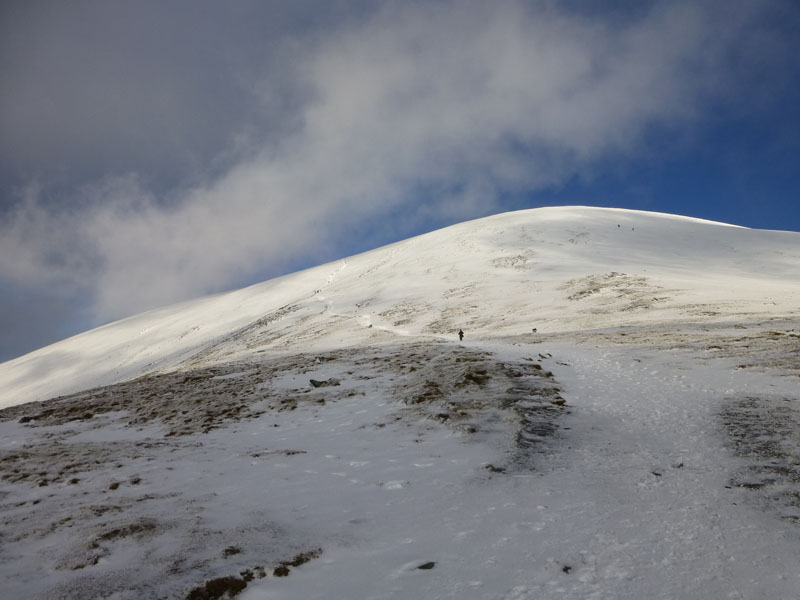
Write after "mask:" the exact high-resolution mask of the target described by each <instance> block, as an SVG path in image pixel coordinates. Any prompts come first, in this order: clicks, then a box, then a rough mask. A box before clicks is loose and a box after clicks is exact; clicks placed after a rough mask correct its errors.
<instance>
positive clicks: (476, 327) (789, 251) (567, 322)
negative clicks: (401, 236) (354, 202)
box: [0, 207, 800, 407]
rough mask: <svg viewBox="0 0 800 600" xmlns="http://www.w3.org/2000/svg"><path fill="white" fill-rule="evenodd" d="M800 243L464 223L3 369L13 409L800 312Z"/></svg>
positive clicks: (551, 213)
mask: <svg viewBox="0 0 800 600" xmlns="http://www.w3.org/2000/svg"><path fill="white" fill-rule="evenodd" d="M798 273H800V234H798V233H792V232H776V231H759V230H750V229H744V228H738V227H731V226H724V225H722V224H718V223H712V222H708V221H701V220H698V219H691V218H687V217H679V216H673V215H664V214H656V213H646V212H637V211H630V210H622V209H602V208H584V207H566V208H541V209H534V210H527V211H519V212H514V213H507V214H502V215H497V216H493V217H487V218H484V219H478V220H475V221H471V222H467V223H463V224H459V225H455V226H452V227H449V228H446V229H443V230H440V231H436V232H433V233H430V234H426V235H422V236H419V237H416V238H412V239H409V240H407V241H404V242H399V243H396V244H392V245H390V246H386V247H384V248H379V249H377V250H374V251H371V252H366V253H364V254H360V255H358V256H354V257H350V258H347V259H344V260H342V261H338V262H336V263H331V264H327V265H322V266H319V267H315V268H312V269H308V270H306V271H302V272H300V273H296V274H293V275H289V276H286V277H282V278H279V279H276V280H272V281H268V282H265V283H262V284H259V285H255V286H252V287H249V288H245V289H242V290H238V291H234V292H230V293H226V294H220V295H216V296H212V297H209V298H203V299H199V300H195V301H191V302H187V303H183V304H178V305H175V306H171V307H166V308H163V309H160V310H155V311H151V312H148V313H145V314H142V315H139V316H135V317H131V318H129V319H125V320H122V321H119V322H117V323H112V324H110V325H107V326H105V327H101V328H99V329H96V330H93V331H90V332H87V333H85V334H82V335H78V336H76V337H74V338H71V339H68V340H65V341H63V342H59V343H57V344H53V345H52V346H48V347H47V348H44V349H41V350H38V351H36V352H32V353H31V354H28V355H26V356H23V357H20V358H18V359H15V360H12V361H9V362H6V363H3V364H2V365H0V390H2V396H0V407H3V406H12V405H15V404H19V403H21V402H28V401H33V400H43V399H45V398H48V397H53V396H57V395H61V394H66V393H71V392H75V391H78V390H81V389H86V388H89V387H95V386H98V385H108V384H111V383H114V382H118V381H123V380H126V379H129V378H131V377H135V376H138V375H141V374H144V373H150V372H160V371H163V370H166V369H174V368H180V367H179V365H181V364H184V365H186V364H189V365H194V366H199V365H203V364H213V363H214V362H219V361H225V360H231V359H232V358H235V357H236V356H239V355H242V354H245V355H247V354H250V353H252V352H266V353H271V354H274V353H287V352H296V351H298V350H311V349H330V348H337V347H344V346H352V345H358V344H364V343H376V342H385V341H390V340H392V339H393V338H395V337H397V336H413V337H425V338H437V337H444V338H449V337H451V336H452V335H453V333H454V332H455V331H457V330H458V328H465V329H467V330H468V332H469V335H470V337H473V338H475V337H492V336H498V335H514V334H522V333H526V332H530V331H531V330H532V329H533V328H534V327H535V328H537V330H538V331H540V332H559V331H574V330H583V329H595V328H601V327H607V326H611V325H615V326H618V325H624V324H642V323H649V322H660V323H669V322H673V321H686V320H695V321H709V320H711V321H726V320H731V319H740V318H750V319H757V318H768V317H769V318H771V317H781V318H793V317H796V316H797V315H798V313H799V312H800V288H799V287H798Z"/></svg>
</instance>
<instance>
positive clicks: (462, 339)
mask: <svg viewBox="0 0 800 600" xmlns="http://www.w3.org/2000/svg"><path fill="white" fill-rule="evenodd" d="M458 339H459V341H462V342H463V341H464V330H463V329H459V330H458Z"/></svg>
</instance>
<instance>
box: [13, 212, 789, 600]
mask: <svg viewBox="0 0 800 600" xmlns="http://www.w3.org/2000/svg"><path fill="white" fill-rule="evenodd" d="M799 273H800V233H792V232H777V231H759V230H751V229H746V228H740V227H733V226H729V225H724V224H720V223H712V222H708V221H701V220H697V219H691V218H687V217H679V216H673V215H663V214H655V213H645V212H637V211H629V210H617V209H599V208H586V207H569V208H546V209H535V210H529V211H520V212H515V213H508V214H503V215H497V216H494V217H488V218H485V219H479V220H476V221H471V222H468V223H462V224H459V225H455V226H452V227H449V228H446V229H443V230H441V231H436V232H433V233H430V234H426V235H422V236H419V237H416V238H413V239H409V240H406V241H403V242H399V243H397V244H393V245H390V246H386V247H384V248H379V249H377V250H374V251H371V252H367V253H364V254H360V255H358V256H354V257H350V258H347V259H344V260H341V261H337V262H335V263H331V264H327V265H322V266H319V267H315V268H312V269H308V270H306V271H302V272H300V273H296V274H293V275H288V276H285V277H282V278H279V279H276V280H272V281H268V282H265V283H262V284H259V285H255V286H252V287H249V288H246V289H242V290H238V291H234V292H229V293H225V294H219V295H216V296H212V297H208V298H202V299H198V300H194V301H191V302H186V303H182V304H179V305H176V306H171V307H166V308H163V309H159V310H154V311H151V312H148V313H145V314H142V315H138V316H135V317H131V318H128V319H125V320H122V321H119V322H117V323H112V324H110V325H107V326H105V327H101V328H99V329H96V330H93V331H89V332H87V333H84V334H81V335H78V336H75V337H73V338H71V339H68V340H64V341H63V342H59V343H57V344H54V345H52V346H49V347H47V348H43V349H41V350H38V351H36V352H33V353H31V354H29V355H27V356H23V357H21V358H18V359H16V360H13V361H9V362H6V363H4V364H2V365H0V409H1V410H0V591H2V594H0V596H2V597H3V598H6V597H8V598H15V599H16V598H20V599H24V598H32V599H45V598H46V599H55V598H59V599H60V598H82V599H100V598H104V599H105V598H107V599H112V598H113V599H114V600H127V599H134V598H136V599H140V598H181V599H186V600H208V599H219V598H230V597H234V596H236V597H237V598H242V599H244V600H264V599H269V598H281V599H289V600H294V599H304V600H307V599H323V598H324V599H330V598H334V599H338V598H342V599H354V598H365V599H366V598H370V599H400V598H415V599H417V598H458V599H460V600H463V599H465V598H467V599H471V598H475V599H478V598H480V599H503V600H522V599H537V600H539V599H542V600H549V599H554V598H558V599H576V600H577V599H586V598H598V599H599V598H620V599H631V600H633V599H640V598H661V599H668V598H669V599H672V598H675V599H678V598H680V599H688V598H698V599H700V598H704V599H705V598H786V599H788V598H797V597H798V590H799V589H800V433H798V432H800V385H798V381H799V378H800V330H799V328H800V282H799V281H798V277H797V275H798V274H799ZM459 329H463V330H464V332H465V333H466V336H465V339H464V340H463V342H459V340H458V337H457V335H456V332H457V331H458V330H459ZM56 396H58V397H56Z"/></svg>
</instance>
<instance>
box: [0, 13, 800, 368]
mask: <svg viewBox="0 0 800 600" xmlns="http://www.w3.org/2000/svg"><path fill="white" fill-rule="evenodd" d="M797 31H800V7H799V6H798V5H797V3H796V2H793V1H792V0H768V1H757V0H725V1H722V0H698V1H691V2H690V1H682V0H669V1H668V0H649V1H641V2H630V1H627V0H625V1H623V0H620V1H618V2H597V1H589V0H570V1H565V2H556V1H554V0H530V1H523V0H518V1H500V2H491V3H486V2H476V1H474V0H464V1H459V0H446V1H439V2H413V1H406V2H392V1H383V2H379V1H373V2H367V1H356V0H336V1H332V2H328V3H318V2H311V1H310V0H298V1H296V2H291V3H286V2H262V1H256V0H235V1H234V2H229V3H220V2H212V1H210V0H209V1H207V0H196V1H194V0H193V1H191V2H190V1H188V0H185V1H184V0H178V1H176V2H170V3H163V2H156V1H150V0H142V1H141V2H135V3H131V2H122V1H115V0H111V1H102V2H101V1H99V0H78V1H76V2H74V3H69V5H67V4H65V3H62V2H55V1H33V2H31V1H25V2H22V1H16V0H11V1H9V2H4V3H2V6H0V56H2V57H3V60H2V68H0V360H5V359H10V358H12V357H14V356H17V355H20V354H22V353H24V352H27V351H30V350H33V349H35V348H37V347H40V346H42V345H45V344H47V343H50V342H53V341H56V340H57V339H60V338H63V337H65V336H68V335H71V334H74V333H77V332H80V331H82V330H85V329H87V328H90V327H93V326H96V325H99V324H102V323H104V322H108V321H110V320H113V319H118V318H121V317H124V316H126V315H130V314H135V313H138V312H141V311H144V310H147V309H149V308H153V307H156V306H160V305H164V304H168V303H171V302H176V301H180V300H183V299H187V298H191V297H196V296H199V295H203V294H207V293H213V292H217V291H221V290H225V289H232V288H236V287H241V286H244V285H248V284H251V283H255V282H257V281H261V280H263V279H267V278H270V277H274V276H277V275H280V274H283V273H286V272H291V271H293V270H296V269H299V268H303V267H307V266H311V265H314V264H318V263H320V262H324V261H329V260H334V259H336V258H340V257H342V256H347V255H349V254H352V253H355V252H360V251H363V250H367V249H370V248H372V247H375V246H379V245H382V244H386V243H390V242H393V241H396V240H398V239H403V238H405V237H408V236H410V235H414V234H417V233H422V232H426V231H430V230H433V229H436V228H439V227H442V226H446V225H449V224H452V223H456V222H459V221H463V220H467V219H472V218H476V217H481V216H485V215H488V214H494V213H498V212H503V211H507V210H516V209H520V208H531V207H537V206H547V205H595V206H612V207H622V208H633V209H641V210H652V211H660V212H669V213H677V214H684V215H689V216H695V217H701V218H706V219H712V220H718V221H725V222H729V223H735V224H738V225H745V226H749V227H757V228H767V229H784V230H792V231H800V202H798V193H797V190H798V189H800V175H798V172H800V169H799V168H798V166H799V165H798V162H800V161H798V156H800V141H798V140H800V116H798V115H799V113H800V111H799V110H798V106H800V66H799V65H798V61H797V59H796V57H797V56H798V55H800V36H799V35H798V34H797Z"/></svg>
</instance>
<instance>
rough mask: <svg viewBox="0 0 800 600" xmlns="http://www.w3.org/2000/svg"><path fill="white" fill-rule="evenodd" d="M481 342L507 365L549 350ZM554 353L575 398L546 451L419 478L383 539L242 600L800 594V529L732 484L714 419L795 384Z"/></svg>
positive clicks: (600, 355)
mask: <svg viewBox="0 0 800 600" xmlns="http://www.w3.org/2000/svg"><path fill="white" fill-rule="evenodd" d="M475 345H479V346H480V347H481V348H482V349H487V350H490V351H492V352H493V353H494V354H495V356H496V357H497V358H498V359H500V360H508V361H515V360H519V359H520V358H522V357H524V356H531V355H533V356H536V355H537V354H538V353H540V352H542V349H543V348H545V345H534V346H527V345H524V344H522V345H516V344H513V345H512V344H505V343H498V342H488V343H485V344H480V343H475ZM546 350H547V353H546V354H545V356H547V355H551V356H552V358H550V359H549V360H546V361H544V362H545V364H546V366H547V368H551V369H552V370H553V371H554V372H555V374H556V378H557V380H558V381H559V382H560V383H561V384H562V386H563V389H564V396H565V398H566V399H567V401H568V407H569V414H566V415H564V417H563V420H562V423H561V425H562V430H561V432H560V434H559V437H560V441H559V442H558V443H557V444H556V446H554V447H553V448H552V452H549V453H543V454H538V455H537V456H536V457H535V460H534V461H533V462H532V468H530V469H527V470H525V469H519V468H517V469H509V470H508V471H507V472H506V473H503V474H498V475H493V476H491V478H490V479H488V480H487V479H479V478H476V479H474V480H473V481H471V482H470V481H467V482H466V484H465V483H464V482H463V481H461V482H460V483H459V482H457V481H453V480H452V479H451V478H450V477H449V476H448V475H447V473H439V471H438V470H437V471H436V472H437V475H436V476H435V477H433V478H432V479H431V480H429V481H427V482H425V483H424V484H423V483H422V482H417V481H411V480H409V481H407V482H406V483H407V484H408V485H409V489H411V488H416V489H413V491H409V492H407V493H405V494H404V493H402V492H401V494H400V495H401V496H402V500H401V501H399V502H396V503H392V504H391V505H387V506H383V507H381V510H380V511H379V512H378V513H377V514H376V515H375V516H376V525H375V527H376V528H377V529H375V530H373V533H378V532H380V533H379V534H378V535H377V536H376V537H377V539H376V541H375V543H374V544H369V543H364V540H362V544H363V545H361V544H357V545H356V547H355V548H352V547H351V548H347V549H344V548H340V549H334V550H332V551H330V552H326V553H325V554H324V555H323V557H322V558H321V559H320V560H319V561H317V562H315V563H314V564H313V565H309V566H308V568H307V569H305V570H302V571H298V572H297V574H296V575H295V576H293V577H289V578H286V579H285V580H269V581H267V580H264V581H263V582H261V583H256V584H254V585H253V586H252V587H251V588H249V589H248V590H247V591H246V592H245V594H244V595H243V596H242V597H243V598H245V599H248V600H255V599H264V598H288V599H293V598H320V599H321V598H331V597H355V596H358V597H360V598H374V599H379V598H412V597H415V598H422V597H426V598H498V599H500V598H502V599H522V598H526V599H528V598H530V599H533V598H536V599H546V598H575V599H578V598H581V599H585V598H598V599H599V598H630V599H639V598H664V599H668V598H674V599H688V598H697V599H701V598H703V599H705V598H785V599H789V598H796V597H797V590H798V589H800V552H798V549H799V548H800V536H799V535H798V532H797V530H796V529H795V528H793V527H791V526H789V527H787V523H786V522H785V521H782V520H780V519H779V518H778V515H776V514H773V513H770V512H766V511H764V510H763V506H760V505H759V504H758V503H757V502H756V503H754V502H753V501H752V492H751V491H750V490H746V489H743V488H739V487H735V486H731V485H729V483H730V481H731V477H732V475H733V474H734V473H735V472H736V471H737V469H738V468H740V466H741V465H739V464H738V463H737V460H736V459H735V458H734V457H733V456H732V453H731V452H730V450H729V449H727V448H726V438H725V436H724V432H723V431H722V428H721V426H720V421H719V416H718V415H719V411H720V410H721V407H722V404H723V403H724V402H726V401H730V400H731V399H732V398H735V397H736V396H738V395H742V394H745V395H746V394H748V393H759V391H760V390H761V387H762V386H763V387H766V388H770V389H771V391H772V392H773V393H774V392H776V391H777V392H780V391H781V389H780V388H781V386H782V385H783V386H784V387H785V389H784V390H783V391H785V392H787V393H788V392H789V391H790V389H791V385H790V383H785V384H781V382H780V380H779V379H774V378H771V377H767V376H764V377H759V376H758V375H756V376H755V377H754V376H753V375H752V374H748V375H747V376H744V375H741V374H738V373H737V372H736V371H734V370H732V369H731V368H730V364H728V363H727V362H726V361H722V360H704V361H701V362H698V360H697V359H696V358H692V357H690V356H682V355H680V354H677V353H674V352H666V351H659V350H654V349H641V348H639V349H630V348H620V347H616V348H615V347H596V348H592V347H588V346H575V345H571V344H558V345H554V344H547V345H546ZM754 386H755V388H757V389H753V388H754ZM776 388H778V389H777V390H776ZM439 451H440V452H442V453H445V452H452V451H453V449H452V448H450V447H449V446H447V445H445V446H443V447H442V448H440V449H439ZM462 458H463V457H462ZM448 459H449V460H448ZM430 460H431V461H433V462H436V463H437V464H439V465H442V464H443V465H447V470H448V471H449V470H450V469H452V468H453V465H448V463H456V462H457V460H456V459H455V457H453V456H448V455H447V454H443V455H441V456H439V457H438V460H436V461H434V459H433V457H431V458H430ZM440 477H441V479H439V478H440ZM398 487H402V486H401V485H400V484H398ZM448 487H449V488H450V489H448ZM433 488H437V489H433ZM373 508H374V507H373ZM377 523H380V525H377ZM426 559H429V560H430V561H431V562H434V563H435V564H434V566H433V567H432V568H430V570H425V569H420V565H426V564H427V563H426Z"/></svg>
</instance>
